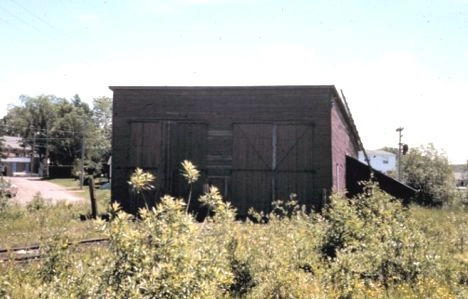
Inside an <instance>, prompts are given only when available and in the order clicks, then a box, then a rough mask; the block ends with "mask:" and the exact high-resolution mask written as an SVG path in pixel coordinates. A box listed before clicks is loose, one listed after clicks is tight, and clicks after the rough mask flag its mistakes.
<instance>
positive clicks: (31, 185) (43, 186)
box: [5, 177, 84, 205]
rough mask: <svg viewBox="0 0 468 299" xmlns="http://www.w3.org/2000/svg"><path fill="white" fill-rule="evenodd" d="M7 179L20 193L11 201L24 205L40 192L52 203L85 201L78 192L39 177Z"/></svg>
mask: <svg viewBox="0 0 468 299" xmlns="http://www.w3.org/2000/svg"><path fill="white" fill-rule="evenodd" d="M5 179H7V180H10V181H11V183H12V184H15V185H16V186H18V193H17V195H16V197H14V198H12V199H11V200H12V201H15V202H17V203H19V204H22V205H24V204H27V203H28V202H29V201H31V200H32V199H33V197H34V195H36V194H37V193H38V192H40V193H41V196H42V197H43V198H44V199H46V200H47V201H48V202H50V203H55V202H57V201H61V200H65V201H67V202H78V201H84V199H83V198H82V197H80V196H79V195H78V194H76V192H73V189H67V188H65V187H62V186H59V185H56V184H53V183H50V182H47V181H42V180H41V179H40V178H37V177H5Z"/></svg>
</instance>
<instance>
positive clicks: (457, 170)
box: [450, 164, 468, 188]
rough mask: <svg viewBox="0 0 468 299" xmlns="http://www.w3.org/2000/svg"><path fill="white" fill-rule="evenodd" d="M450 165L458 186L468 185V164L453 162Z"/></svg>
mask: <svg viewBox="0 0 468 299" xmlns="http://www.w3.org/2000/svg"><path fill="white" fill-rule="evenodd" d="M450 166H451V167H452V170H453V177H454V179H455V185H456V187H462V188H463V187H468V165H467V164H453V165H450Z"/></svg>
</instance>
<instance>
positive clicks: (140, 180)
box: [128, 167, 156, 193]
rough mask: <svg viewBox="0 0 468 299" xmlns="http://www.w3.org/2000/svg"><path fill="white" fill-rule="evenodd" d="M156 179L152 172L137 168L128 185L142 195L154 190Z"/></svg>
mask: <svg viewBox="0 0 468 299" xmlns="http://www.w3.org/2000/svg"><path fill="white" fill-rule="evenodd" d="M155 179H156V177H155V176H154V175H153V174H152V173H151V172H148V171H143V169H141V168H138V167H137V169H135V171H134V172H133V174H132V176H131V177H130V181H128V184H129V185H130V186H131V187H132V189H133V190H134V191H136V193H140V192H141V191H143V190H151V189H154V186H153V185H152V184H151V183H152V182H153V181H154V180H155Z"/></svg>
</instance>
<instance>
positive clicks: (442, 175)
mask: <svg viewBox="0 0 468 299" xmlns="http://www.w3.org/2000/svg"><path fill="white" fill-rule="evenodd" d="M401 163H402V165H401V166H402V167H401V168H402V175H403V180H404V181H405V182H406V183H407V184H408V185H410V186H411V187H413V188H415V189H417V190H419V193H418V197H417V201H418V202H419V203H421V204H425V205H450V204H452V202H453V201H454V198H455V182H454V176H453V170H452V168H451V167H450V164H449V162H448V159H447V157H446V156H445V155H443V154H441V153H439V152H438V151H437V150H436V149H435V148H434V145H432V144H429V145H427V146H425V147H423V146H422V147H420V148H419V149H418V148H412V149H411V150H410V151H409V152H408V154H407V155H405V156H402V161H401Z"/></svg>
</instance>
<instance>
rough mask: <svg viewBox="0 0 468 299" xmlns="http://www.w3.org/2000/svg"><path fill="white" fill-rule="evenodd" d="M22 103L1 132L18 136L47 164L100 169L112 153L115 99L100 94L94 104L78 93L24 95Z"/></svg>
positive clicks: (7, 119) (12, 113) (5, 121)
mask: <svg viewBox="0 0 468 299" xmlns="http://www.w3.org/2000/svg"><path fill="white" fill-rule="evenodd" d="M20 102H21V104H20V105H17V106H13V107H12V108H10V109H9V110H8V113H7V115H6V116H5V117H4V118H3V120H2V125H1V131H2V132H0V133H1V134H2V135H9V136H18V137H21V138H22V140H23V145H24V146H25V147H28V148H30V149H31V150H32V152H33V153H34V156H35V157H38V158H39V161H40V163H42V164H43V165H45V163H46V162H47V161H48V162H49V164H50V165H57V166H60V165H75V166H76V165H77V164H79V161H80V160H81V158H82V154H83V158H84V161H85V165H86V167H87V168H88V169H90V170H94V171H95V172H100V171H101V169H102V165H103V163H106V162H107V160H108V158H109V157H110V153H111V132H112V128H111V125H112V99H111V98H109V97H98V98H95V99H93V103H92V106H90V105H89V104H88V103H86V102H83V101H82V100H81V98H80V97H79V95H75V96H73V98H71V99H66V98H61V97H56V96H54V95H40V96H36V97H30V96H21V97H20Z"/></svg>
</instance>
